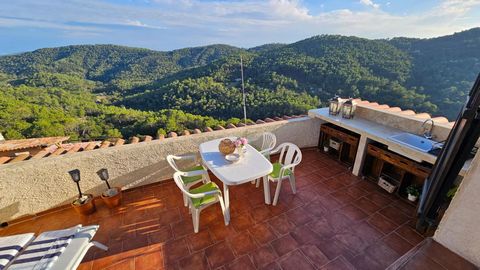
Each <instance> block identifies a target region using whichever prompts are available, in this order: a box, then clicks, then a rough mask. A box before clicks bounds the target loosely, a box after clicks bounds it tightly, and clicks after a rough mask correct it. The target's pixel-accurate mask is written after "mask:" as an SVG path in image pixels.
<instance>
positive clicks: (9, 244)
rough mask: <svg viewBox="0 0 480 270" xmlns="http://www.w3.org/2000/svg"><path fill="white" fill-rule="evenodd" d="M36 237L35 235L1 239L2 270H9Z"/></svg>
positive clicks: (0, 264)
mask: <svg viewBox="0 0 480 270" xmlns="http://www.w3.org/2000/svg"><path fill="white" fill-rule="evenodd" d="M34 238H35V235H34V234H33V233H26V234H19V235H12V236H5V237H0V270H4V269H7V267H8V266H9V265H10V264H12V262H13V259H14V258H15V257H17V256H18V254H19V253H20V252H21V251H23V250H24V249H25V247H27V246H28V244H30V243H31V242H32V241H33V239H34Z"/></svg>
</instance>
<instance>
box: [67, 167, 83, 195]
mask: <svg viewBox="0 0 480 270" xmlns="http://www.w3.org/2000/svg"><path fill="white" fill-rule="evenodd" d="M68 173H69V174H70V177H72V180H73V182H75V183H76V184H77V189H78V198H82V191H81V190H80V183H79V182H80V170H78V169H75V170H71V171H69V172H68Z"/></svg>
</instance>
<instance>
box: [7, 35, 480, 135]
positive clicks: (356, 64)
mask: <svg viewBox="0 0 480 270" xmlns="http://www.w3.org/2000/svg"><path fill="white" fill-rule="evenodd" d="M240 56H242V57H243V60H244V71H245V82H246V84H245V87H246V91H247V107H248V109H247V113H248V117H249V118H251V119H257V118H264V117H271V116H277V115H278V116H281V115H284V114H299V113H305V112H306V110H308V109H310V108H313V107H317V106H319V105H320V100H321V101H324V102H323V103H324V104H325V101H326V100H327V99H328V98H330V97H331V96H333V95H335V94H340V95H341V96H344V97H348V96H351V97H361V98H364V99H368V100H374V101H378V102H381V103H387V104H389V105H392V106H400V107H402V108H405V109H414V110H417V111H426V112H429V113H431V114H432V115H443V116H447V117H448V118H450V119H454V118H455V117H456V114H457V113H458V111H459V109H460V107H461V105H462V104H463V102H464V100H465V96H466V95H467V94H468V91H469V90H470V88H471V85H472V83H473V82H474V80H475V77H476V75H477V73H478V72H479V71H480V28H474V29H470V30H467V31H463V32H460V33H456V34H453V35H449V36H444V37H438V38H431V39H412V38H394V39H389V40H369V39H364V38H358V37H346V36H338V35H322V36H315V37H311V38H308V39H305V40H301V41H298V42H295V43H292V44H266V45H262V46H258V47H254V48H251V49H241V48H236V47H232V46H228V45H210V46H204V47H195V48H185V49H180V50H174V51H168V52H161V51H153V50H147V49H140V48H130V47H123V46H116V45H79V46H66V47H59V48H48V49H39V50H36V51H33V52H27V53H22V54H17V55H9V56H2V57H0V89H1V92H0V111H1V112H0V132H3V133H5V134H6V136H7V138H21V137H32V136H47V135H48V136H50V135H64V134H66V135H71V136H72V137H73V138H79V139H89V138H94V137H108V136H131V135H135V134H150V135H155V133H156V132H165V131H170V130H175V131H181V130H182V129H185V128H194V127H196V126H207V125H210V124H217V123H225V121H227V122H228V121H229V122H233V123H236V122H238V118H237V117H240V116H241V115H242V109H241V94H240V80H239V78H240V66H239V62H240V61H239V58H240ZM183 112H187V113H190V114H185V113H183ZM40 116H41V117H40ZM212 117H213V118H212ZM85 126H88V128H85Z"/></svg>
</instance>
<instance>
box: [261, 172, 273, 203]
mask: <svg viewBox="0 0 480 270" xmlns="http://www.w3.org/2000/svg"><path fill="white" fill-rule="evenodd" d="M263 193H264V194H265V204H270V203H271V202H270V183H268V176H264V177H263Z"/></svg>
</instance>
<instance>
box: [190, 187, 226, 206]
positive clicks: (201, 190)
mask: <svg viewBox="0 0 480 270" xmlns="http://www.w3.org/2000/svg"><path fill="white" fill-rule="evenodd" d="M209 191H220V189H219V188H218V186H217V185H216V184H215V183H213V182H209V183H206V184H204V185H201V186H199V187H197V188H194V189H191V190H190V193H192V194H199V193H205V192H209ZM214 201H215V195H207V196H203V197H201V198H192V204H193V206H194V207H195V208H199V207H200V206H202V205H205V204H209V203H211V202H214Z"/></svg>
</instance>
